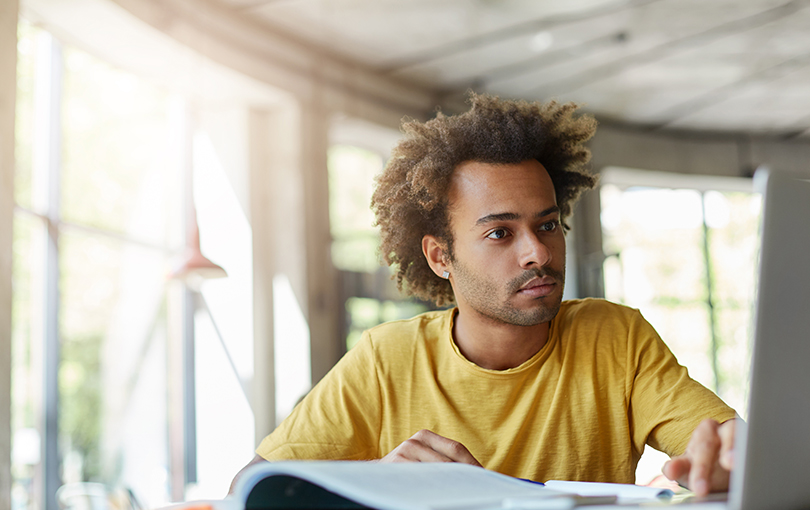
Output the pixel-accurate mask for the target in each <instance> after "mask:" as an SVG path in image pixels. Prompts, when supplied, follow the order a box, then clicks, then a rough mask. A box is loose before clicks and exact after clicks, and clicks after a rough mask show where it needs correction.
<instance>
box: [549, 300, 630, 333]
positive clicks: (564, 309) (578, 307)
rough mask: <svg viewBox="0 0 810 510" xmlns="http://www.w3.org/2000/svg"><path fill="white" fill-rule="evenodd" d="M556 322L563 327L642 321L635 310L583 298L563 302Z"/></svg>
mask: <svg viewBox="0 0 810 510" xmlns="http://www.w3.org/2000/svg"><path fill="white" fill-rule="evenodd" d="M556 320H557V323H558V324H559V325H560V326H563V327H565V326H571V325H574V324H578V325H582V324H593V323H596V324H602V325H604V324H608V323H610V324H625V325H629V324H631V323H633V322H635V321H637V320H643V319H642V317H641V313H640V312H639V311H638V310H637V309H636V308H631V307H629V306H625V305H621V304H618V303H613V302H611V301H608V300H606V299H600V298H584V299H571V300H568V301H563V303H562V305H560V312H559V313H558V314H557V318H556Z"/></svg>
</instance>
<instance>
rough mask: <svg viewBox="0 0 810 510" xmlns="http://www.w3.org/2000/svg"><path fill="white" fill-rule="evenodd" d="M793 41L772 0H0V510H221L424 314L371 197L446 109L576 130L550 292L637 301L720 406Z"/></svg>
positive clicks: (799, 12)
mask: <svg viewBox="0 0 810 510" xmlns="http://www.w3.org/2000/svg"><path fill="white" fill-rule="evenodd" d="M808 27H810V2H808V1H801V0H792V1H784V0H718V1H713V2H706V1H703V0H568V1H537V0H532V1H529V0H440V1H431V2H426V1H421V0H0V250H2V251H0V360H2V361H0V363H2V364H1V365H0V375H1V376H2V378H0V423H1V424H2V427H0V454H2V457H0V495H2V500H0V510H7V509H13V510H23V509H31V510H55V509H57V508H60V507H61V508H93V509H94V510H102V509H104V508H138V507H156V506H160V505H164V504H166V503H168V502H170V501H179V500H183V499H192V498H220V497H223V496H224V495H225V493H226V492H227V489H228V485H229V483H230V480H231V478H232V477H233V475H234V474H235V473H236V471H238V469H239V468H241V467H242V466H243V465H244V464H245V463H247V462H248V461H249V460H250V459H251V458H252V456H253V448H254V447H255V445H256V444H257V442H258V440H259V439H260V438H262V437H263V436H265V435H266V434H267V433H269V432H270V431H271V430H272V429H273V428H274V427H275V425H276V424H277V423H278V422H280V421H281V420H282V419H283V418H284V417H285V416H286V415H287V414H288V413H289V412H290V410H291V409H292V407H293V406H294V405H295V403H296V402H297V401H298V399H299V398H300V397H301V396H303V395H304V394H305V393H306V392H307V391H308V390H309V388H310V387H311V386H312V384H314V383H316V382H317V381H318V380H319V379H320V378H321V377H322V376H323V375H324V374H325V373H326V372H327V371H328V370H329V368H330V367H331V366H332V365H333V364H334V363H335V362H336V361H337V360H338V359H339V358H340V356H341V355H342V354H343V353H345V352H346V350H347V349H350V348H351V347H352V345H353V344H354V342H356V341H357V339H358V337H359V335H360V333H361V332H362V331H363V330H364V329H366V328H368V327H371V326H373V325H375V324H378V323H379V322H382V321H385V320H391V319H397V318H401V317H409V316H411V315H413V314H416V313H419V312H421V311H424V310H427V309H429V308H430V304H429V303H422V302H417V301H414V300H409V299H403V298H402V297H401V296H400V295H399V294H398V293H397V292H396V289H395V288H394V286H393V284H392V282H391V281H390V271H389V269H388V268H384V267H382V266H381V265H380V263H379V255H378V253H377V251H376V250H377V244H378V234H377V231H376V229H375V227H374V226H373V215H372V214H371V212H370V210H369V207H368V206H369V199H370V196H371V193H372V190H373V184H374V176H375V175H376V174H377V173H378V172H379V171H380V170H381V169H382V167H383V165H384V164H385V161H386V158H387V157H388V155H389V152H390V149H391V147H392V146H393V144H394V143H395V142H396V140H397V138H398V135H399V132H398V127H399V123H400V121H401V119H402V118H403V117H405V116H407V117H411V118H417V119H424V120H426V119H429V118H431V117H432V116H433V115H435V112H436V111H437V108H440V109H441V110H442V111H444V112H447V113H453V112H459V111H463V110H465V109H466V107H465V104H464V95H465V92H466V91H467V90H469V89H472V90H476V91H479V92H490V93H494V94H498V95H501V96H502V97H509V98H524V99H530V100H546V99H552V98H556V99H558V100H560V101H576V102H578V103H582V104H583V110H584V111H587V112H589V113H592V114H593V115H595V116H596V117H597V119H598V120H599V122H600V128H599V131H598V133H597V135H596V137H595V138H594V140H593V141H592V142H591V144H590V145H591V149H592V151H593V156H594V157H593V164H592V166H593V170H594V171H595V172H597V173H599V174H600V175H601V178H600V185H599V187H598V189H596V190H594V191H592V192H590V193H588V194H587V195H585V196H584V197H583V199H582V201H581V202H580V204H579V205H578V207H577V210H576V211H575V214H574V218H573V221H572V223H573V230H572V232H570V233H569V234H568V238H567V243H568V259H569V260H568V278H567V280H568V281H567V283H568V285H567V286H566V297H567V298H576V297H587V296H595V297H607V298H609V299H611V300H615V301H618V302H621V303H626V304H628V305H630V306H633V307H636V308H639V309H640V310H641V311H642V313H643V314H644V316H645V317H646V318H647V319H648V320H649V321H650V322H652V324H653V325H654V326H655V327H656V328H657V329H658V331H659V333H660V334H661V336H662V337H663V338H664V340H665V341H666V342H667V344H668V345H669V346H670V348H671V349H672V350H673V351H674V352H675V354H676V356H677V357H678V359H679V360H680V361H681V363H683V364H685V365H686V366H687V367H688V368H689V370H690V373H691V374H692V376H693V377H695V378H696V379H697V380H699V381H701V382H702V383H703V384H705V385H706V386H708V387H710V388H712V389H713V390H715V391H716V392H717V393H718V394H719V395H720V396H721V397H722V398H723V399H724V400H726V402H728V403H729V404H730V405H732V406H733V407H735V408H736V409H737V410H738V412H739V413H740V414H741V415H742V416H743V417H745V415H746V385H747V364H748V359H749V349H748V344H749V338H750V332H751V310H752V303H753V299H754V286H755V268H756V261H757V250H758V248H757V246H758V228H759V227H758V221H759V213H760V200H759V197H758V196H757V195H756V194H755V193H753V190H752V186H751V176H752V174H753V172H754V170H755V169H756V168H758V167H760V166H768V167H771V168H774V169H781V170H792V171H795V172H800V173H804V174H805V175H810V165H808V163H807V162H808V161H809V160H810V94H808V85H807V84H808V82H810V65H808V64H810V30H808ZM664 459H665V456H663V454H660V453H658V452H654V451H653V452H650V453H645V456H644V457H643V459H642V463H641V465H640V467H639V471H638V473H637V482H638V483H648V482H649V481H650V480H652V479H653V478H654V477H655V476H656V475H657V474H658V473H659V472H660V465H661V464H662V462H663V460H664ZM8 494H10V498H9V497H8V496H7V495H8Z"/></svg>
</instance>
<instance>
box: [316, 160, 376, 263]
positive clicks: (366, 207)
mask: <svg viewBox="0 0 810 510" xmlns="http://www.w3.org/2000/svg"><path fill="white" fill-rule="evenodd" d="M382 165H383V163H382V158H381V157H380V156H378V155H377V154H374V153H372V152H369V151H366V150H363V149H359V148H357V147H350V146H346V145H337V146H334V147H332V148H330V149H329V216H330V228H331V231H332V237H333V238H334V240H335V243H334V245H333V248H332V255H333V257H334V259H333V262H334V264H335V267H337V268H338V269H343V270H347V271H358V272H373V271H375V270H376V269H377V268H379V267H380V263H379V259H378V258H377V247H378V246H379V238H378V234H377V231H376V228H375V227H374V226H373V225H374V213H372V211H371V208H370V204H371V195H372V194H373V192H374V177H375V176H376V175H377V174H378V173H379V172H380V171H381V170H382Z"/></svg>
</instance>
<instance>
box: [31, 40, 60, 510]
mask: <svg viewBox="0 0 810 510" xmlns="http://www.w3.org/2000/svg"><path fill="white" fill-rule="evenodd" d="M38 51H39V58H38V59H37V61H38V68H37V71H36V91H35V99H34V101H35V106H34V108H35V127H34V147H36V148H37V149H36V150H35V151H34V161H33V172H34V181H35V182H34V196H33V198H34V204H35V208H36V209H38V210H41V211H42V212H43V216H44V217H45V220H46V225H47V228H46V240H45V254H44V261H45V268H44V270H45V279H44V285H45V288H44V289H43V290H44V298H45V299H44V310H43V313H44V331H43V338H42V346H43V350H42V365H41V368H42V384H43V387H42V407H41V411H40V417H39V422H40V425H39V428H40V437H41V442H42V458H41V462H40V466H39V474H38V478H39V481H40V484H41V485H40V487H41V490H40V497H41V498H42V505H41V508H43V509H45V510H56V509H57V508H58V505H57V503H56V490H57V489H58V488H59V486H60V485H61V479H60V478H61V477H60V474H59V473H60V466H59V463H60V459H59V384H58V375H59V359H60V341H59V229H58V225H59V209H60V200H59V195H60V193H59V191H60V173H61V166H62V136H61V128H62V115H61V114H62V111H61V110H62V65H63V63H62V47H61V44H60V43H59V41H57V40H56V39H55V38H53V37H52V36H51V35H50V34H47V33H43V34H42V35H41V36H40V39H39V41H38Z"/></svg>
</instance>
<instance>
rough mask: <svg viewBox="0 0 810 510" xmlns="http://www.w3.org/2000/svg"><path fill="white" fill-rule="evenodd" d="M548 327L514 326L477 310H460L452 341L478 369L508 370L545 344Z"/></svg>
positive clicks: (544, 324) (545, 324)
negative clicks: (481, 313)
mask: <svg viewBox="0 0 810 510" xmlns="http://www.w3.org/2000/svg"><path fill="white" fill-rule="evenodd" d="M549 325H550V323H549V322H544V323H541V324H538V325H536V326H515V325H513V324H506V323H504V322H500V321H496V320H493V319H490V318H488V317H484V316H481V315H480V314H477V312H475V311H468V312H466V313H465V312H462V311H461V310H459V312H458V315H457V316H456V319H455V321H454V323H453V341H454V342H455V343H456V345H457V346H458V349H459V351H461V354H463V355H464V357H465V358H467V359H468V360H469V361H471V362H473V363H475V364H476V365H478V366H479V367H481V368H487V369H490V370H506V369H509V368H515V367H518V366H520V365H522V364H523V363H525V362H526V361H528V360H529V359H531V357H532V356H534V355H535V354H537V353H538V352H539V351H540V349H542V348H543V346H544V345H546V342H547V341H548V334H549Z"/></svg>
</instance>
